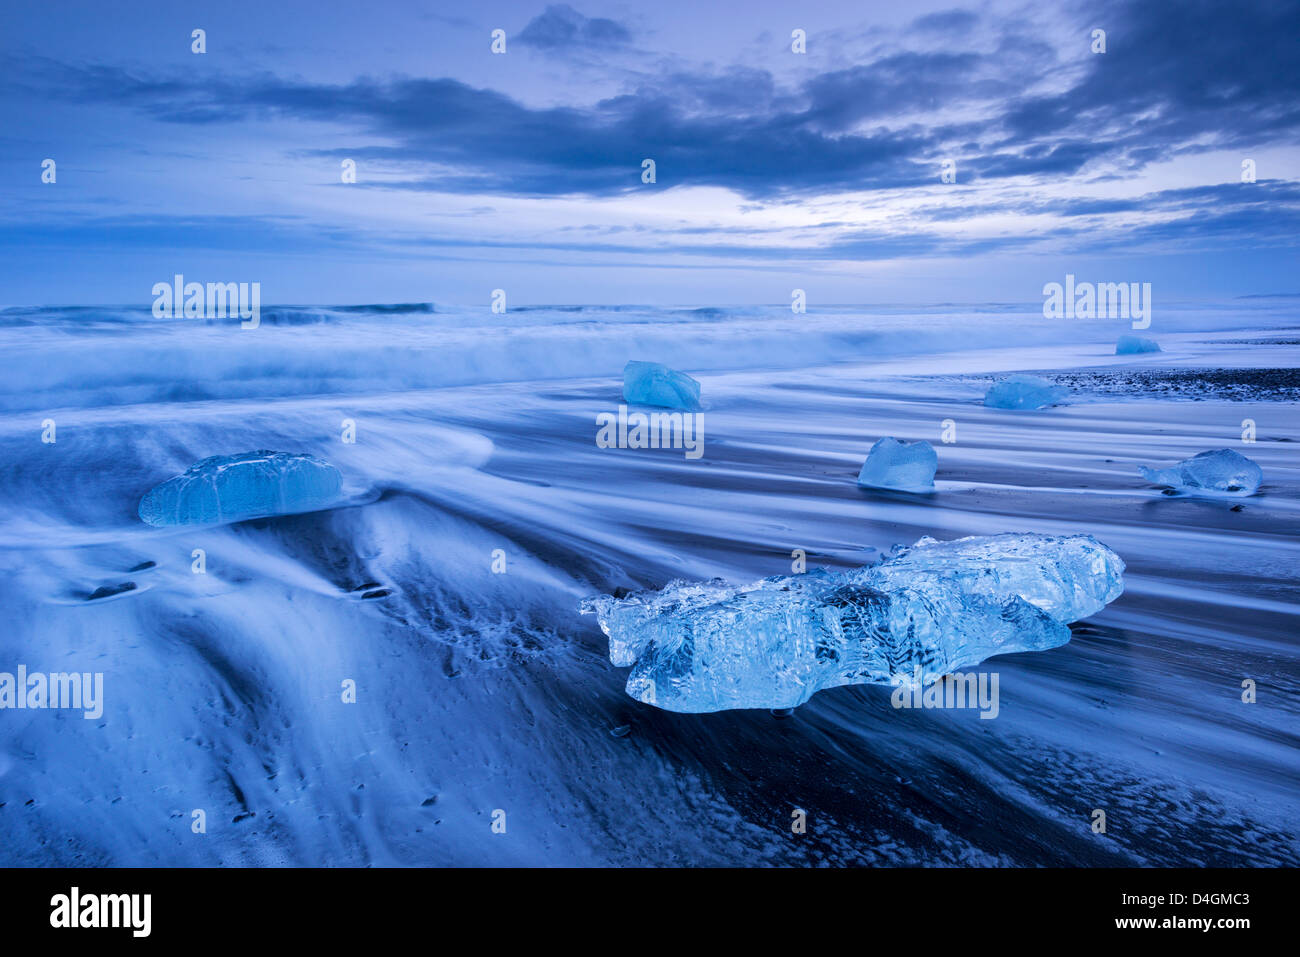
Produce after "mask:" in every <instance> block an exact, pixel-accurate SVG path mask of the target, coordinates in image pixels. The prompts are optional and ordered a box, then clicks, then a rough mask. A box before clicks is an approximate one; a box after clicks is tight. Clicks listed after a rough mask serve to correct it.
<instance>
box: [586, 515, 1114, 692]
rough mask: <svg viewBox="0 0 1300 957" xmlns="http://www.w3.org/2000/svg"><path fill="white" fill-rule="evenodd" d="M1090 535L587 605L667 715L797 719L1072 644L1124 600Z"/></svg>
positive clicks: (910, 551) (933, 551)
mask: <svg viewBox="0 0 1300 957" xmlns="http://www.w3.org/2000/svg"><path fill="white" fill-rule="evenodd" d="M1123 571H1124V563H1123V561H1121V560H1120V558H1119V556H1118V555H1116V554H1115V553H1114V552H1113V551H1111V550H1110V549H1109V548H1107V547H1106V546H1105V545H1103V544H1101V543H1100V542H1098V541H1097V540H1096V539H1095V538H1093V537H1092V536H1090V535H1071V536H1063V537H1058V536H1048V535H1034V534H1015V533H1005V534H1001V535H990V536H984V537H973V538H963V539H958V540H956V541H951V542H939V541H935V540H934V539H932V538H928V537H927V538H923V539H921V540H920V541H919V542H917V543H916V544H915V545H913V546H912V547H911V548H906V549H902V550H900V551H899V552H898V553H897V554H895V555H894V556H893V557H891V558H889V559H887V560H886V561H885V562H883V563H882V564H880V565H875V566H868V567H865V568H859V569H854V570H852V571H847V572H828V571H823V570H819V571H814V572H809V573H807V574H803V575H791V576H785V577H775V578H766V579H763V580H762V581H759V582H755V583H754V584H752V585H747V586H743V587H736V586H732V585H728V584H727V583H725V582H723V581H720V580H714V581H711V582H686V581H674V582H672V583H671V584H669V585H667V586H666V587H665V588H664V589H663V590H662V591H659V592H643V593H640V594H634V595H629V596H627V597H625V598H615V597H613V596H610V595H601V596H598V597H595V598H589V599H587V600H586V601H584V602H583V603H582V611H583V613H584V614H595V615H596V616H597V620H598V621H599V622H600V626H601V629H602V630H603V631H604V632H605V634H606V635H607V636H608V637H609V657H610V661H612V662H613V663H614V664H615V665H618V666H620V667H627V666H629V665H630V666H632V671H631V674H629V676H628V679H627V693H628V694H629V695H631V696H632V697H633V698H636V699H637V700H638V701H643V702H645V703H646V704H652V705H655V706H656V707H659V708H663V709H665V710H668V711H681V712H707V711H724V710H728V709H732V708H778V709H779V708H793V707H795V706H797V705H800V704H803V703H804V702H805V701H807V700H808V699H809V698H810V697H812V695H813V694H814V693H816V692H817V691H819V690H821V689H823V688H833V687H836V686H838V685H850V684H868V683H869V684H888V683H891V682H892V681H893V680H894V679H896V678H898V679H901V680H909V681H910V680H911V676H912V675H913V674H914V673H915V671H916V669H920V670H921V672H922V673H923V674H925V675H930V676H935V677H937V676H940V675H943V674H947V673H951V672H953V671H955V670H957V669H960V668H964V667H970V666H972V665H976V664H978V663H979V662H981V661H983V660H984V659H985V658H988V657H990V656H992V655H1000V654H1007V653H1009V652H1019V651H1043V650H1046V649H1048V648H1055V647H1057V646H1058V645H1063V644H1065V643H1066V642H1067V641H1069V640H1070V630H1069V628H1068V627H1066V626H1067V624H1068V623H1069V622H1071V621H1076V620H1078V619H1080V618H1086V617H1087V616H1089V615H1091V614H1094V613H1095V612H1097V611H1099V610H1100V609H1102V608H1103V607H1105V606H1106V604H1108V603H1109V602H1111V601H1113V600H1114V599H1116V598H1117V597H1119V595H1120V593H1121V592H1122V591H1123V590H1124V585H1123Z"/></svg>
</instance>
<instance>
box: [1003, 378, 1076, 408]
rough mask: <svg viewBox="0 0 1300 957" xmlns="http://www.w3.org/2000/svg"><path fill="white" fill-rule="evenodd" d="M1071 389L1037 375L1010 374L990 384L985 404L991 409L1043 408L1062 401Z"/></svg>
mask: <svg viewBox="0 0 1300 957" xmlns="http://www.w3.org/2000/svg"><path fill="white" fill-rule="evenodd" d="M1069 394H1070V390H1069V389H1067V388H1065V387H1064V386H1059V385H1054V384H1053V383H1051V382H1048V381H1047V380H1046V379H1041V378H1039V377H1038V376H1036V375H1019V374H1017V375H1009V376H1007V377H1006V378H1005V379H1003V380H1001V381H1000V382H995V383H993V385H991V386H989V390H988V392H986V393H984V404H985V405H986V406H988V407H989V408H991V409H1041V408H1044V407H1046V406H1049V405H1054V404H1056V403H1057V402H1060V401H1061V400H1062V399H1064V398H1065V397H1066V396H1067V395H1069Z"/></svg>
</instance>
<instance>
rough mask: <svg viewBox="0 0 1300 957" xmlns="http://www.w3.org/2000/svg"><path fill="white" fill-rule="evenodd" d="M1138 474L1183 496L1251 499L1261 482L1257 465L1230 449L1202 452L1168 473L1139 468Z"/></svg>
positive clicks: (1172, 467) (1141, 466) (1143, 466)
mask: <svg viewBox="0 0 1300 957" xmlns="http://www.w3.org/2000/svg"><path fill="white" fill-rule="evenodd" d="M1138 471H1139V472H1141V473H1142V477H1143V478H1144V479H1146V480H1147V481H1148V482H1150V483H1151V484H1152V485H1165V486H1168V487H1169V488H1171V489H1177V490H1178V491H1183V492H1224V493H1227V494H1230V495H1243V496H1244V495H1254V494H1255V493H1256V492H1257V491H1258V490H1259V486H1260V483H1261V482H1263V481H1264V472H1263V470H1262V469H1261V468H1260V467H1259V465H1257V464H1256V463H1255V462H1254V461H1252V460H1251V459H1248V458H1246V456H1244V455H1242V454H1240V453H1239V452H1234V451H1232V449H1218V450H1217V451H1213V452H1201V453H1200V454H1198V455H1193V456H1192V457H1191V458H1190V459H1186V460H1185V461H1182V462H1179V463H1178V464H1177V465H1174V466H1171V467H1170V468H1167V469H1153V468H1148V467H1147V466H1145V465H1139V466H1138Z"/></svg>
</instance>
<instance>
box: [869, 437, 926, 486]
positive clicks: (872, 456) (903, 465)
mask: <svg viewBox="0 0 1300 957" xmlns="http://www.w3.org/2000/svg"><path fill="white" fill-rule="evenodd" d="M938 464H939V457H938V456H937V455H935V454H934V446H933V445H931V444H930V443H929V442H925V441H920V442H902V441H899V440H898V439H895V438H893V437H892V436H885V438H883V439H881V440H880V441H879V442H877V443H876V444H875V445H873V446H872V447H871V451H870V452H868V453H867V460H866V461H865V462H863V463H862V471H861V472H859V473H858V484H859V485H864V486H866V487H868V488H893V489H901V490H902V491H905V492H918V491H924V490H926V489H932V488H934V471H935V469H936V468H937V467H938Z"/></svg>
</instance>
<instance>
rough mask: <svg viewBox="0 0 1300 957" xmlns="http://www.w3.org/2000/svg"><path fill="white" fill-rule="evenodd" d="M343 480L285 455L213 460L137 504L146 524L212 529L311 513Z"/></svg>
mask: <svg viewBox="0 0 1300 957" xmlns="http://www.w3.org/2000/svg"><path fill="white" fill-rule="evenodd" d="M342 489H343V476H342V475H341V474H340V473H339V470H338V469H336V468H335V467H334V466H332V465H330V464H329V463H327V462H322V461H321V460H320V459H317V458H313V457H312V456H310V455H301V454H295V453H289V452H270V451H267V450H265V449H262V450H259V451H256V452H241V453H239V454H238V455H213V456H211V457H209V458H206V459H203V460H202V461H201V462H198V463H197V464H195V465H192V466H190V467H189V468H188V469H186V470H185V472H184V473H183V474H181V475H177V476H175V477H174V478H170V479H168V480H167V481H165V482H163V483H162V484H161V485H158V486H155V487H154V488H153V489H151V490H150V491H149V492H148V493H146V494H145V496H144V498H142V499H141V500H140V518H141V519H142V520H143V521H144V522H146V523H147V524H149V525H156V526H163V525H212V524H217V523H222V522H237V521H242V520H243V519H246V518H258V517H261V516H267V515H288V514H292V513H294V512H310V511H312V510H314V509H318V508H324V507H326V506H328V505H331V504H333V503H334V502H336V501H337V500H338V498H339V495H340V493H341V492H342Z"/></svg>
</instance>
